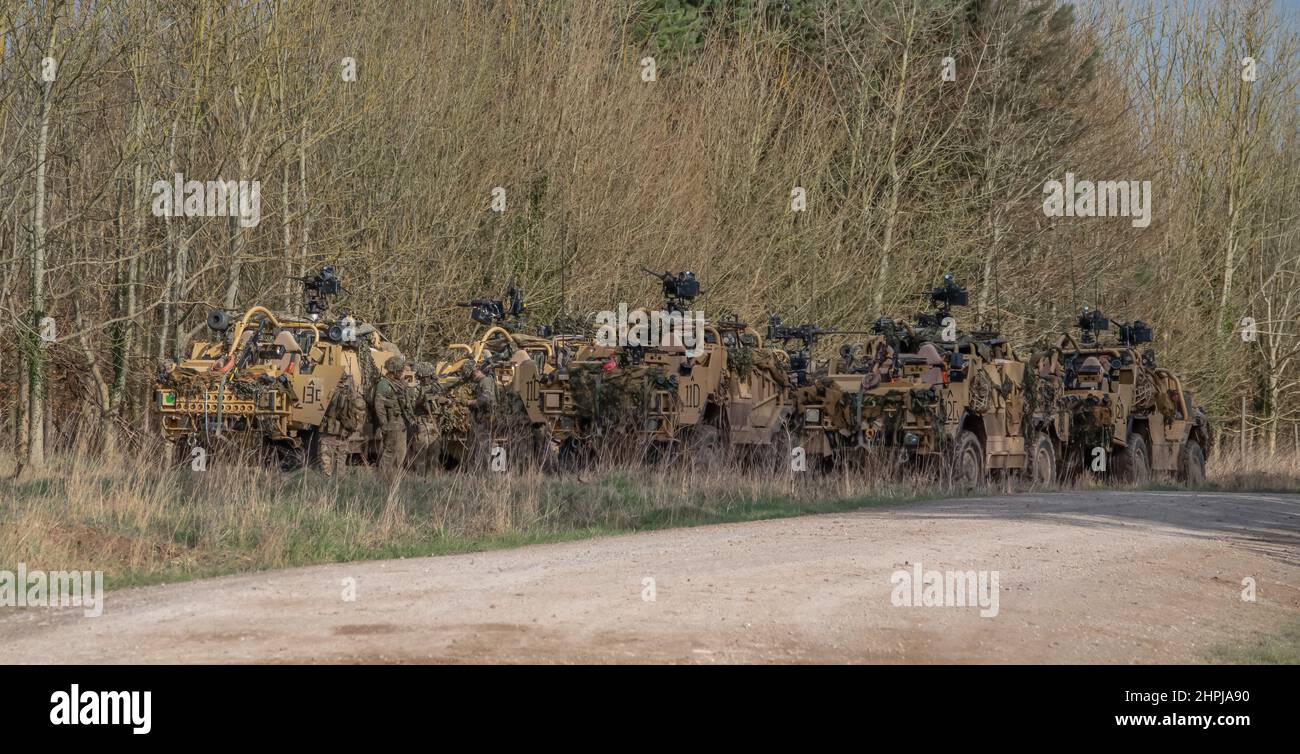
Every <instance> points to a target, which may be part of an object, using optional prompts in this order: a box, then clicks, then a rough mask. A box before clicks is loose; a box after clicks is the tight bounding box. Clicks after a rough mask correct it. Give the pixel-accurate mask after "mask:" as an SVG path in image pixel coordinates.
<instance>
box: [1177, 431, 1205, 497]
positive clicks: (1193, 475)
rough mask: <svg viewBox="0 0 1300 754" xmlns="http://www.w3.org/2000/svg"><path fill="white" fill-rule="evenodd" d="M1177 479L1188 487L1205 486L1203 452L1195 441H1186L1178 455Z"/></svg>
mask: <svg viewBox="0 0 1300 754" xmlns="http://www.w3.org/2000/svg"><path fill="white" fill-rule="evenodd" d="M1178 478H1179V480H1180V481H1182V482H1183V484H1186V485H1188V486H1190V487H1195V486H1198V485H1202V484H1205V451H1204V450H1203V449H1202V448H1201V444H1200V443H1198V442H1196V441H1195V440H1188V441H1187V442H1186V443H1185V444H1184V445H1183V450H1182V452H1181V453H1179V454H1178Z"/></svg>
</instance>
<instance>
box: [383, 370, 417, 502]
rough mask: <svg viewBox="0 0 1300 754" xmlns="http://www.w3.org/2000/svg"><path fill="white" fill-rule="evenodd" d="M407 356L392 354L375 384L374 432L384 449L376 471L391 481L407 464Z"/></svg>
mask: <svg viewBox="0 0 1300 754" xmlns="http://www.w3.org/2000/svg"><path fill="white" fill-rule="evenodd" d="M405 368H406V359H405V358H403V357H402V356H401V355H397V356H391V357H389V359H388V361H387V362H385V364H384V376H383V377H381V378H380V379H379V384H377V385H376V386H375V400H374V412H375V431H376V433H378V435H379V436H380V438H381V443H382V447H383V450H382V452H381V454H380V457H379V470H380V473H382V474H383V475H384V476H385V477H387V478H388V479H389V480H390V481H391V480H393V479H396V478H397V474H398V472H399V471H401V469H402V467H403V465H404V464H405V463H406V450H407V439H406V427H407V425H408V424H411V423H412V419H413V417H412V416H411V408H410V399H409V396H408V395H407V385H406V383H404V382H403V381H402V371H403V370H404V369H405Z"/></svg>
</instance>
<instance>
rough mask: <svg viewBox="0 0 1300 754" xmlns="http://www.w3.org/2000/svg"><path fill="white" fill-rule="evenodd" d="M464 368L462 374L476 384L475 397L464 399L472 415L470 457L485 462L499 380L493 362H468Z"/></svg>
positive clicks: (488, 450) (489, 450) (490, 437)
mask: <svg viewBox="0 0 1300 754" xmlns="http://www.w3.org/2000/svg"><path fill="white" fill-rule="evenodd" d="M462 370H463V371H462V372H461V374H462V375H463V376H468V377H469V379H470V381H471V382H472V383H473V385H474V397H473V398H465V399H462V402H463V403H464V405H465V406H467V407H468V408H469V410H470V417H471V421H470V432H471V436H472V442H471V443H470V449H471V453H470V457H471V458H473V459H474V460H475V462H476V463H484V462H486V461H487V460H488V458H489V454H490V453H491V446H492V418H493V409H495V408H496V403H497V381H496V379H495V378H494V377H493V376H492V366H491V364H490V363H487V362H485V363H484V364H483V365H481V366H480V365H477V364H471V363H468V362H467V363H466V364H465V366H464V367H462Z"/></svg>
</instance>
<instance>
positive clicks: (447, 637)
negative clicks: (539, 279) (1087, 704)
mask: <svg viewBox="0 0 1300 754" xmlns="http://www.w3.org/2000/svg"><path fill="white" fill-rule="evenodd" d="M918 563H919V564H920V565H921V567H922V569H923V572H924V571H931V570H936V571H941V572H942V571H950V570H951V571H977V572H978V571H987V572H990V573H991V572H994V571H996V572H997V576H998V581H999V587H1000V588H999V589H998V590H997V592H996V594H997V596H998V601H997V606H996V607H997V614H996V615H995V616H990V617H981V609H980V608H979V607H962V606H950V607H941V606H933V607H927V606H915V607H907V606H895V605H894V604H893V602H894V601H895V600H894V598H895V597H897V596H901V591H899V590H896V588H895V585H896V583H897V582H895V581H891V579H892V578H897V579H899V580H901V578H902V577H901V576H899V577H895V576H894V574H895V572H900V571H901V572H904V573H907V574H909V576H910V574H912V573H913V569H914V568H915V566H916V564H918ZM1248 577H1249V578H1253V579H1254V580H1255V586H1256V600H1255V601H1254V602H1249V601H1245V600H1243V598H1242V592H1243V586H1242V580H1243V579H1245V578H1248ZM651 579H652V580H653V581H649V580H651ZM352 580H354V581H352ZM350 585H354V586H355V595H354V596H355V599H354V600H349V599H348V597H349V596H353V595H352V594H350V593H349V589H350ZM992 594H993V592H991V591H990V592H988V593H987V594H986V596H988V597H991V596H992ZM954 595H955V593H954ZM986 604H988V603H986ZM983 612H986V613H988V612H990V611H989V610H987V609H986V610H984V611H983ZM1298 614H1300V496H1296V495H1272V494H1203V493H1189V492H1141V493H1136V492H1101V491H1092V492H1068V493H1056V494H1045V495H1022V496H1015V497H990V498H971V499H963V500H950V501H941V502H934V503H922V504H915V505H908V506H902V507H897V508H889V509H877V510H870V511H862V512H854V513H846V514H834V515H823V516H809V517H804V518H796V519H784V520H774V521H762V522H755V523H746V524H734V525H722V526H708V527H699V528H693V529H675V530H669V531H659V532H650V533H644V534H634V535H628V536H618V537H609V538H604V539H597V540H589V541H582V542H571V543H565V544H556V545H542V546H533V547H525V548H520V549H515V550H503V551H496V552H489V553H481V554H472V555H457V556H447V557H436V558H415V559H406V560H396V561H384V562H368V563H349V564H342V565H332V566H319V567H312V568H301V569H294V570H288V571H280V572H274V573H262V574H255V575H248V576H236V577H229V578H220V579H211V580H207V581H199V582H193V583H186V584H176V585H167V586H159V587H148V588H140V589H127V590H122V591H115V592H110V593H109V594H108V595H107V598H106V605H105V609H104V613H103V615H102V616H100V617H98V618H86V617H83V616H82V615H81V613H80V611H74V610H58V611H55V610H49V609H41V608H24V609H16V608H0V662H4V663H21V662H67V663H104V662H107V663H114V662H143V663H159V662H217V663H224V662H484V661H505V662H584V661H594V662H686V663H711V662H1069V663H1076V662H1083V663H1095V662H1102V663H1130V662H1201V661H1204V660H1205V659H1206V653H1207V652H1209V651H1210V650H1211V648H1212V647H1214V646H1216V645H1219V644H1221V643H1223V642H1228V641H1233V640H1240V639H1243V638H1248V637H1250V636H1252V635H1254V634H1258V633H1266V634H1272V633H1274V632H1276V631H1277V630H1278V629H1279V627H1280V626H1281V625H1283V624H1284V623H1285V622H1286V621H1288V620H1292V619H1294V618H1295V617H1296V616H1297V615H1298Z"/></svg>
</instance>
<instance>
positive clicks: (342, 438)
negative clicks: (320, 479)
mask: <svg viewBox="0 0 1300 754" xmlns="http://www.w3.org/2000/svg"><path fill="white" fill-rule="evenodd" d="M365 417H366V399H365V398H364V397H362V395H361V391H359V390H357V389H356V386H355V385H353V382H352V375H351V374H349V373H348V372H344V373H343V375H342V377H340V378H339V384H338V387H337V388H335V390H334V395H333V397H331V398H330V404H329V406H328V407H327V408H326V409H325V417H324V419H322V420H321V428H320V467H321V471H322V472H323V473H324V474H325V476H327V477H328V476H333V474H334V470H335V469H337V468H339V467H341V466H344V465H346V464H347V458H348V440H349V438H350V437H351V436H352V434H353V433H354V432H356V431H357V430H359V429H361V425H362V424H364V423H365Z"/></svg>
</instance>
